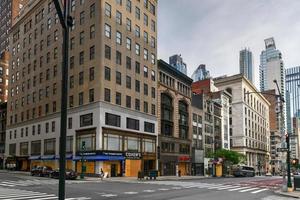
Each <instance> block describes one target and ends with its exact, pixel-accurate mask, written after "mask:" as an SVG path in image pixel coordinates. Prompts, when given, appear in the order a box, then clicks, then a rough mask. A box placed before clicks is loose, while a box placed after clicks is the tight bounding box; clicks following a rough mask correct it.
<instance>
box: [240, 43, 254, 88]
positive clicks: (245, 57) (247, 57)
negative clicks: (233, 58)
mask: <svg viewBox="0 0 300 200" xmlns="http://www.w3.org/2000/svg"><path fill="white" fill-rule="evenodd" d="M240 73H241V74H243V75H244V76H245V77H246V78H247V79H248V80H249V81H251V82H252V83H253V82H254V80H253V78H254V77H253V57H252V52H251V51H250V50H249V49H247V48H245V49H243V50H241V51H240Z"/></svg>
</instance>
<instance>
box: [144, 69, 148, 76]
mask: <svg viewBox="0 0 300 200" xmlns="http://www.w3.org/2000/svg"><path fill="white" fill-rule="evenodd" d="M144 77H145V78H148V67H147V66H144Z"/></svg>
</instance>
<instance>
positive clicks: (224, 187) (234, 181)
mask: <svg viewBox="0 0 300 200" xmlns="http://www.w3.org/2000/svg"><path fill="white" fill-rule="evenodd" d="M281 183H282V178H281V177H254V178H204V179H203V178H202V179H200V178H199V179H193V180H165V181H150V180H149V181H137V180H127V179H124V180H123V179H117V180H114V179H107V180H104V181H101V180H98V179H94V180H89V181H80V180H76V181H69V180H67V181H66V199H67V200H88V199H95V200H96V199H97V200H98V199H151V200H162V199H173V200H181V199H182V200H183V199H185V200H193V199H205V200H217V199H218V200H220V199H227V200H240V199H243V200H253V199H262V200H273V199H274V200H286V199H289V198H286V197H281V196H276V195H275V194H274V192H273V191H274V190H278V189H279V188H280V187H281ZM57 194H58V180H56V179H49V178H43V177H32V176H29V175H25V174H18V173H3V172H0V200H4V199H6V200H23V199H27V200H48V199H49V200H50V199H58V197H57Z"/></svg>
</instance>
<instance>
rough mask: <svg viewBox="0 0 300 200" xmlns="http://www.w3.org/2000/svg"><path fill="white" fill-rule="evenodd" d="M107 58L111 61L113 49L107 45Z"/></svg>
mask: <svg viewBox="0 0 300 200" xmlns="http://www.w3.org/2000/svg"><path fill="white" fill-rule="evenodd" d="M105 58H107V59H109V60H110V59H111V48H110V47H109V46H107V45H105Z"/></svg>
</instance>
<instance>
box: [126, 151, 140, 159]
mask: <svg viewBox="0 0 300 200" xmlns="http://www.w3.org/2000/svg"><path fill="white" fill-rule="evenodd" d="M141 157H142V154H141V153H138V152H126V153H125V158H126V159H128V160H139V159H141Z"/></svg>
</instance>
